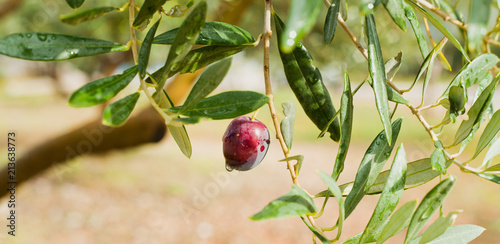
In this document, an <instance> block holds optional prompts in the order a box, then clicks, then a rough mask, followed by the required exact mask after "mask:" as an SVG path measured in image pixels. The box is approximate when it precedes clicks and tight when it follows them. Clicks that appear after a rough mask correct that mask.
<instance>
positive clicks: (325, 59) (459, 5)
mask: <svg viewBox="0 0 500 244" xmlns="http://www.w3.org/2000/svg"><path fill="white" fill-rule="evenodd" d="M126 2H127V1H123V0H121V1H120V0H102V1H98V0H87V1H85V3H84V4H83V6H82V7H81V8H80V9H79V11H81V10H85V9H88V8H90V7H91V6H92V7H94V6H114V7H122V6H123V5H124V4H125V3H126ZM187 2H188V0H171V1H167V3H166V4H165V5H164V9H165V10H167V11H168V10H169V9H170V8H171V7H173V6H175V5H178V4H181V5H182V4H186V3H187ZM360 2H361V1H360V0H356V1H349V2H348V19H347V21H346V22H347V24H348V26H349V27H350V28H351V30H353V31H354V32H355V34H356V36H357V38H358V39H359V40H361V43H365V39H364V38H363V35H362V33H363V30H362V20H363V18H361V17H360V13H359V9H358V7H357V6H358V5H359V4H360ZM449 2H450V3H451V4H452V5H454V6H456V10H457V12H458V13H459V16H463V18H465V19H466V17H467V11H468V7H469V6H468V5H469V2H468V1H460V0H450V1H449ZM141 4H142V1H137V5H139V6H140V5H141ZM289 4H290V3H289V1H274V2H273V6H274V8H275V10H276V12H277V13H278V14H280V15H281V16H282V17H283V18H284V19H286V17H287V12H288V7H289ZM263 5H264V2H263V1H254V2H253V3H252V4H251V6H250V9H248V11H247V12H245V15H244V16H243V18H242V21H241V22H240V24H239V26H240V27H242V28H244V29H246V30H247V31H249V32H250V33H252V35H254V37H258V36H259V34H260V33H261V32H262V28H263V20H262V18H260V17H259V16H263V9H264V6H263ZM221 6H224V7H228V8H229V9H231V8H234V9H233V10H232V11H239V10H238V9H236V8H235V7H232V1H231V0H211V1H210V2H209V8H210V9H209V14H211V15H209V17H208V19H214V18H216V17H217V14H218V12H217V10H218V9H220V8H221ZM493 11H494V13H492V14H491V18H492V19H495V18H496V16H497V14H498V10H496V9H495V10H493ZM71 13H74V10H73V9H71V8H70V7H69V6H68V5H67V4H66V2H65V1H64V0H48V1H36V0H24V1H23V3H22V5H21V7H20V8H19V9H18V10H16V11H14V12H13V13H11V14H10V15H8V16H6V17H4V18H3V19H0V26H1V28H0V34H1V36H5V35H7V34H10V33H16V32H26V31H39V32H56V33H65V34H72V35H81V36H88V37H96V38H100V39H106V40H112V41H115V42H120V43H127V41H128V40H129V30H128V25H127V21H128V12H117V11H115V12H111V13H109V14H106V15H105V16H103V17H100V18H98V19H96V20H92V21H88V22H83V23H80V24H78V25H76V26H72V25H68V24H64V23H62V22H61V21H60V20H59V17H60V16H62V15H67V14H71ZM325 16H326V8H324V9H322V13H321V14H320V17H319V18H318V20H317V22H316V25H315V27H314V28H313V30H312V31H311V33H310V34H309V35H308V36H307V37H306V38H305V39H304V44H305V46H306V47H307V48H308V50H309V51H310V53H311V55H312V56H313V58H314V60H315V65H317V66H318V67H319V68H320V70H321V71H322V73H323V77H324V79H325V82H327V83H330V84H331V83H332V82H333V83H340V82H341V77H342V75H341V74H342V72H343V70H346V69H347V70H348V72H349V73H350V74H351V76H352V77H353V80H356V78H359V79H364V78H365V77H366V75H367V74H368V72H367V65H366V61H365V59H364V58H363V56H362V55H361V54H360V53H359V51H358V50H357V49H356V48H355V46H354V45H353V44H352V41H351V40H350V39H349V37H348V36H347V35H346V34H345V32H344V31H343V30H342V29H341V28H340V27H339V28H338V29H337V32H336V35H335V38H334V41H333V42H332V43H331V44H330V45H328V46H326V45H325V44H324V42H323V24H324V18H325ZM375 16H376V23H377V29H378V30H379V38H380V42H381V45H382V50H383V55H384V58H385V59H386V60H387V59H389V58H391V57H394V56H396V55H397V54H398V52H400V51H402V52H403V63H402V67H401V69H400V71H399V75H398V76H399V77H405V76H414V75H415V74H416V73H417V72H418V68H419V66H420V64H421V63H422V61H423V60H422V57H421V56H420V53H419V52H417V51H415V48H416V47H417V42H416V40H415V37H414V35H413V31H412V29H411V28H409V27H408V30H407V31H406V33H405V32H403V31H401V30H400V29H399V28H398V26H397V25H396V24H394V22H393V21H392V19H391V18H390V16H389V14H388V13H387V11H386V10H385V9H384V8H383V7H378V8H377V9H376V11H375ZM155 18H157V16H156V17H155ZM182 19H183V18H182V17H170V18H169V20H168V21H163V22H162V24H161V26H160V28H159V30H158V32H157V33H162V32H164V31H167V30H169V29H172V28H175V27H177V26H179V25H180V23H181V22H182ZM419 19H422V18H421V16H419ZM152 21H155V20H152ZM222 21H224V20H223V19H222ZM493 22H494V21H491V24H493ZM444 25H445V27H447V28H448V29H449V30H450V32H452V33H453V34H454V35H455V36H456V37H457V38H458V39H459V41H460V42H461V43H464V41H465V40H464V37H463V35H462V33H461V32H460V31H459V30H458V28H457V27H456V26H453V25H452V24H449V23H446V22H445V23H444ZM421 28H422V29H423V30H424V32H425V29H424V28H425V27H424V24H423V22H422V23H421ZM430 30H431V34H432V37H433V39H434V40H435V41H436V42H438V41H439V40H440V39H441V38H442V35H441V34H440V33H439V31H437V30H435V29H434V27H432V26H431V27H430ZM145 32H146V31H143V32H142V33H141V35H142V36H143V35H145ZM425 35H426V38H427V39H428V36H427V33H425ZM139 39H141V36H140V37H139ZM272 45H273V46H272V51H273V53H272V57H271V62H272V65H273V66H272V67H276V68H275V69H273V73H277V72H281V71H280V70H281V64H280V61H279V58H278V52H277V50H276V44H275V40H273V42H272ZM430 45H431V44H430V42H429V47H431V46H430ZM153 48H154V49H155V50H154V51H153V52H152V55H153V56H152V58H153V59H152V60H156V61H157V62H158V63H162V62H164V60H165V57H166V54H167V53H168V47H166V46H161V45H155V46H154V47H153ZM493 52H494V53H498V49H493ZM444 54H445V56H446V57H447V59H448V61H449V62H450V64H451V66H452V67H453V72H452V73H451V74H454V73H456V72H458V70H459V68H460V67H461V65H462V60H461V57H460V56H461V55H460V53H459V52H458V50H456V49H455V48H454V47H453V46H452V45H447V46H446V47H445V49H444ZM245 55H246V56H247V57H251V58H254V59H256V60H259V61H260V60H261V59H262V57H261V55H262V54H261V50H260V48H254V49H251V50H248V51H246V52H245ZM89 59H97V58H96V57H93V58H85V59H76V60H70V61H69V62H70V63H72V64H73V65H74V66H75V67H78V68H79V69H81V70H82V71H84V72H85V73H92V71H94V70H96V69H97V67H96V66H98V65H99V62H94V61H89ZM153 63H154V62H153ZM436 66H439V65H436ZM439 68H441V67H439ZM448 74H450V73H448ZM280 75H282V74H281V73H280ZM436 77H437V76H435V77H434V80H436ZM400 79H401V78H400ZM403 79H404V78H403ZM282 82H283V83H284V80H282Z"/></svg>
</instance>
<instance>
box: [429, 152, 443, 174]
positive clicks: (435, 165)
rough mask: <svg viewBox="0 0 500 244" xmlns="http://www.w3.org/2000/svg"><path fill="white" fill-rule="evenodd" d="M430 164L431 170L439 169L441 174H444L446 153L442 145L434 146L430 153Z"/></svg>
mask: <svg viewBox="0 0 500 244" xmlns="http://www.w3.org/2000/svg"><path fill="white" fill-rule="evenodd" d="M431 165H432V169H433V170H435V171H439V172H441V174H443V175H444V174H446V155H445V154H444V149H443V148H442V147H440V148H436V149H435V150H434V152H433V153H432V155H431Z"/></svg>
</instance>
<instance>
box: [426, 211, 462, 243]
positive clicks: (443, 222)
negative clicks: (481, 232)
mask: <svg viewBox="0 0 500 244" xmlns="http://www.w3.org/2000/svg"><path fill="white" fill-rule="evenodd" d="M457 214H458V213H457V212H452V213H449V214H448V216H446V217H444V216H440V217H439V218H438V219H437V220H436V221H434V223H432V224H431V225H430V226H429V228H427V230H426V231H425V232H424V233H423V234H422V235H421V237H420V240H419V242H418V243H419V244H425V243H429V242H431V241H432V240H435V239H436V238H437V237H439V236H440V235H442V234H444V233H445V232H446V230H448V228H450V226H452V225H453V222H455V219H456V218H457Z"/></svg>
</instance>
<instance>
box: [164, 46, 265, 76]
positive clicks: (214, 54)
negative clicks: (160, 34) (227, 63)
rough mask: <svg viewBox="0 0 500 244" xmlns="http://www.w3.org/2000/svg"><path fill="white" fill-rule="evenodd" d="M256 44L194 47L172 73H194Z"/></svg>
mask: <svg viewBox="0 0 500 244" xmlns="http://www.w3.org/2000/svg"><path fill="white" fill-rule="evenodd" d="M255 45H256V44H255ZM255 45H243V46H207V47H201V48H197V49H193V50H191V51H190V52H189V53H188V54H187V56H186V58H184V60H183V61H182V62H181V63H180V64H179V65H178V69H176V70H173V71H172V72H171V73H170V74H172V73H173V74H175V73H176V72H180V73H181V74H183V73H193V72H195V71H196V70H198V69H201V68H203V67H205V66H207V65H209V64H211V63H214V62H217V61H219V60H221V59H225V58H227V57H230V56H233V55H234V54H237V53H239V52H241V51H243V50H245V49H247V48H251V47H255ZM169 77H170V76H169Z"/></svg>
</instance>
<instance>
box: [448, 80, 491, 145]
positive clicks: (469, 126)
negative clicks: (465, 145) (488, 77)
mask: <svg viewBox="0 0 500 244" xmlns="http://www.w3.org/2000/svg"><path fill="white" fill-rule="evenodd" d="M499 80H500V76H497V78H495V79H494V80H493V81H492V82H491V84H490V85H488V87H486V88H485V89H484V90H483V92H482V93H481V95H480V96H479V98H478V99H477V100H476V101H475V102H474V104H473V105H472V107H471V108H470V109H469V112H467V116H468V117H469V119H468V120H464V121H462V123H461V124H460V127H458V130H457V133H456V134H455V141H454V143H453V145H457V144H458V143H460V142H461V141H463V140H464V139H465V138H467V137H468V136H469V135H470V133H471V132H472V131H473V129H474V127H477V126H479V123H480V122H481V120H482V119H483V117H484V114H485V111H486V110H487V108H488V107H489V106H490V104H491V100H492V99H493V95H494V92H495V89H496V87H497V84H498V81H499Z"/></svg>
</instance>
